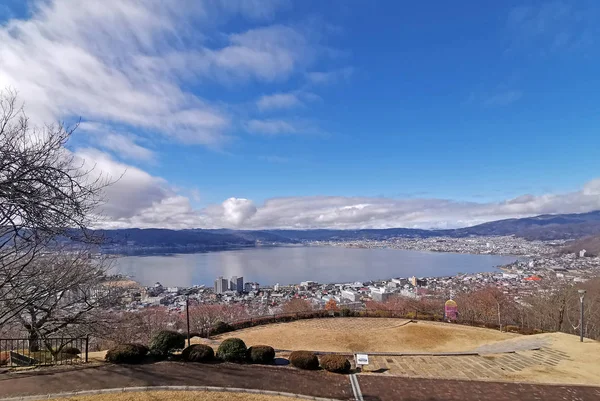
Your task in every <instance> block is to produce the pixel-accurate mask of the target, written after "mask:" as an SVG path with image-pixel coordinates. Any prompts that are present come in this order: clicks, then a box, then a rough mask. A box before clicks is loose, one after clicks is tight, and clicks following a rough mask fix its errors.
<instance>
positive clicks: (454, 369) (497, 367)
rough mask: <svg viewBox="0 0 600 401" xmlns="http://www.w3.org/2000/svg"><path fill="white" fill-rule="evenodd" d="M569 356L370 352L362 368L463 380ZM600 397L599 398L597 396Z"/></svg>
mask: <svg viewBox="0 0 600 401" xmlns="http://www.w3.org/2000/svg"><path fill="white" fill-rule="evenodd" d="M567 359H569V357H568V355H567V354H566V353H564V352H561V351H558V350H553V349H547V348H543V349H541V350H535V351H525V352H519V353H507V354H500V355H493V356H492V355H489V356H486V355H484V356H482V355H465V356H426V355H423V356H377V355H375V356H373V355H371V356H370V357H369V366H368V367H367V368H366V369H365V372H377V373H379V374H384V375H392V376H405V377H421V378H429V377H431V378H434V377H436V378H447V379H466V380H482V379H483V380H502V379H505V375H506V374H510V373H514V372H519V371H521V370H523V369H525V368H528V367H534V366H551V367H554V366H556V365H558V364H559V363H560V361H562V360H567ZM599 401H600V400H599Z"/></svg>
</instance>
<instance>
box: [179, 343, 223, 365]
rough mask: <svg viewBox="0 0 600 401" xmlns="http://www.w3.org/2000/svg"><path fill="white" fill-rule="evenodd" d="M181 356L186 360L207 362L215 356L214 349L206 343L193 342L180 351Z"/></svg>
mask: <svg viewBox="0 0 600 401" xmlns="http://www.w3.org/2000/svg"><path fill="white" fill-rule="evenodd" d="M181 358H182V359H183V360H184V361H186V362H209V361H212V360H213V359H214V358H215V351H213V349H212V348H211V347H209V346H208V345H205V344H194V345H190V346H189V347H187V348H186V349H184V350H183V351H182V352H181Z"/></svg>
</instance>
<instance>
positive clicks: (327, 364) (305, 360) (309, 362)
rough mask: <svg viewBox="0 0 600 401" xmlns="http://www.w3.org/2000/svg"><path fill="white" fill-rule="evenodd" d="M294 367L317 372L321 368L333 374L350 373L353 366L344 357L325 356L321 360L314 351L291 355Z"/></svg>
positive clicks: (297, 352) (296, 352)
mask: <svg viewBox="0 0 600 401" xmlns="http://www.w3.org/2000/svg"><path fill="white" fill-rule="evenodd" d="M290 363H291V364H292V366H294V367H296V368H298V369H303V370H316V369H319V366H320V367H321V368H322V369H325V370H327V371H329V372H333V373H342V374H346V373H350V369H351V367H352V366H351V364H350V361H349V360H348V358H347V357H345V356H344V355H335V354H331V355H323V356H322V357H321V360H320V361H319V358H318V357H317V355H316V354H315V353H314V352H312V351H294V352H292V353H291V354H290Z"/></svg>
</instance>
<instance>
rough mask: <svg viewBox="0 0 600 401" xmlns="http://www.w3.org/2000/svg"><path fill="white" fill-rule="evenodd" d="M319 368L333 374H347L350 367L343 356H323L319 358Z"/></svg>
mask: <svg viewBox="0 0 600 401" xmlns="http://www.w3.org/2000/svg"><path fill="white" fill-rule="evenodd" d="M321 367H322V368H323V369H325V370H327V371H329V372H333V373H349V372H350V368H351V365H350V361H349V360H348V358H346V357H345V356H343V355H324V356H322V357H321Z"/></svg>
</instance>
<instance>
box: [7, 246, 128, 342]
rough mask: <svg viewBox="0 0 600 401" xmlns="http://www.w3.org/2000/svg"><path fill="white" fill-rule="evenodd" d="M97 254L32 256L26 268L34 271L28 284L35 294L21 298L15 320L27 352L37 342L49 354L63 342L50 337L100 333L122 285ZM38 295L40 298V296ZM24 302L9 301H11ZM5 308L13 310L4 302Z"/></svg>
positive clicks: (76, 252)
mask: <svg viewBox="0 0 600 401" xmlns="http://www.w3.org/2000/svg"><path fill="white" fill-rule="evenodd" d="M107 267H108V266H107V265H106V264H105V262H104V259H102V258H95V259H93V258H91V255H90V254H88V253H87V252H85V251H81V250H77V251H70V252H61V253H51V254H48V255H44V256H42V257H38V258H36V259H35V260H34V261H33V262H32V263H29V264H28V265H27V267H26V269H25V270H26V271H28V272H31V273H36V272H37V274H34V275H33V277H32V278H31V279H30V282H29V285H31V286H34V287H35V288H36V289H37V292H38V294H39V296H38V297H36V299H35V300H33V301H32V300H27V305H26V306H25V307H24V308H22V309H21V311H20V312H19V314H18V315H17V316H16V320H17V321H18V322H19V323H20V324H21V326H22V327H23V329H24V331H26V333H27V336H28V340H29V348H30V351H38V350H39V348H40V346H41V345H43V346H44V347H45V348H46V349H47V350H48V351H50V352H51V353H53V354H54V353H58V352H60V350H61V348H62V347H63V346H64V345H65V343H63V342H60V341H59V342H57V340H56V338H76V337H80V336H84V335H87V334H93V333H102V332H103V331H105V329H106V326H107V323H108V321H109V320H110V319H111V317H110V314H108V313H106V311H108V310H110V309H111V308H115V307H118V306H119V305H120V301H121V298H122V295H123V294H124V292H125V290H126V287H124V286H121V285H120V284H119V282H118V281H114V280H113V279H112V278H111V277H110V276H108V275H107V274H106V272H107ZM42 294H43V296H42ZM24 301H25V300H22V299H15V300H12V301H11V302H15V303H16V304H17V305H21V304H22V303H23V302H24ZM8 306H9V307H11V308H13V309H15V308H16V306H15V307H13V306H12V305H11V304H10V303H9V304H8Z"/></svg>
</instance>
